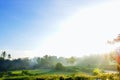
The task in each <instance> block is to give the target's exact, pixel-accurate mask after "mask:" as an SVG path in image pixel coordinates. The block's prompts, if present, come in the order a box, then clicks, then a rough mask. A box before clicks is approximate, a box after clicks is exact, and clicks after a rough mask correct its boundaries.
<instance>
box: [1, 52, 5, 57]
mask: <svg viewBox="0 0 120 80" xmlns="http://www.w3.org/2000/svg"><path fill="white" fill-rule="evenodd" d="M1 56H2V58H3V59H5V57H6V51H3V52H2V54H1Z"/></svg>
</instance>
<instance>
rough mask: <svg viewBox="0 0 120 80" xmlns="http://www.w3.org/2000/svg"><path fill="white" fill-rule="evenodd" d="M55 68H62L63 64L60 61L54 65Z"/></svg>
mask: <svg viewBox="0 0 120 80" xmlns="http://www.w3.org/2000/svg"><path fill="white" fill-rule="evenodd" d="M55 69H56V70H64V69H65V68H64V66H63V65H62V63H57V64H56V66H55Z"/></svg>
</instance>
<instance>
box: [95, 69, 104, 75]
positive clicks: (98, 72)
mask: <svg viewBox="0 0 120 80" xmlns="http://www.w3.org/2000/svg"><path fill="white" fill-rule="evenodd" d="M101 73H102V71H101V70H100V69H99V68H95V69H94V70H93V75H99V74H101Z"/></svg>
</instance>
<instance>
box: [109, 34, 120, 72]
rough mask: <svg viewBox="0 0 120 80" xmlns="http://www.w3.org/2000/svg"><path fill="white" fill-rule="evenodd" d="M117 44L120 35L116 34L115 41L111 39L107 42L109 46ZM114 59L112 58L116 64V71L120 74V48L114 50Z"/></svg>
mask: <svg viewBox="0 0 120 80" xmlns="http://www.w3.org/2000/svg"><path fill="white" fill-rule="evenodd" d="M119 42H120V34H118V36H117V37H116V38H115V39H113V40H112V41H108V43H109V44H111V43H112V44H115V43H119ZM114 57H115V58H114ZM114 57H113V58H114V60H115V61H116V63H117V70H118V72H119V73H120V47H119V48H117V49H116V50H115V56H114Z"/></svg>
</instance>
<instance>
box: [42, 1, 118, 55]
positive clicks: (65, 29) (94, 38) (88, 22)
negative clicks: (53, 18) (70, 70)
mask: <svg viewBox="0 0 120 80" xmlns="http://www.w3.org/2000/svg"><path fill="white" fill-rule="evenodd" d="M119 21H120V1H111V2H109V3H108V2H107V3H103V4H99V5H92V6H88V7H85V8H80V9H79V10H78V11H77V12H76V13H75V14H74V15H72V16H70V17H69V18H68V19H66V20H63V22H62V23H60V24H59V25H58V28H59V31H58V32H57V33H56V34H54V35H52V36H49V37H48V39H47V40H46V42H45V43H44V45H43V47H42V48H41V49H42V50H41V51H40V52H42V53H43V54H50V55H58V56H66V57H69V56H81V55H88V54H91V53H105V52H109V51H111V50H112V49H114V46H111V45H109V44H107V40H109V39H112V38H113V37H115V36H116V35H117V34H119V31H120V29H119V27H120V22H119Z"/></svg>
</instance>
